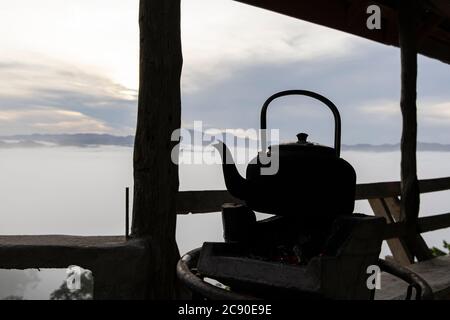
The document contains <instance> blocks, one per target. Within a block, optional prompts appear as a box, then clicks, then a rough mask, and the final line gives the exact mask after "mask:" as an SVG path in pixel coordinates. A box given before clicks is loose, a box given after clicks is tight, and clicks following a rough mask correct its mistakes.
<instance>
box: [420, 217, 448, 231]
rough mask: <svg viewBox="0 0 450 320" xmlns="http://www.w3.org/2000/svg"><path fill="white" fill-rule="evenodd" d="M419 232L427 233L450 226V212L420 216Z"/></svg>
mask: <svg viewBox="0 0 450 320" xmlns="http://www.w3.org/2000/svg"><path fill="white" fill-rule="evenodd" d="M418 225H419V232H420V233H425V232H430V231H435V230H439V229H445V228H449V227H450V213H445V214H440V215H435V216H429V217H423V218H419V222H418Z"/></svg>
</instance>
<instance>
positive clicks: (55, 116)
mask: <svg viewBox="0 0 450 320" xmlns="http://www.w3.org/2000/svg"><path fill="white" fill-rule="evenodd" d="M0 81H2V83H5V86H2V87H1V88H0V124H1V125H0V134H2V135H6V134H20V133H56V132H60V133H78V132H96V133H116V134H131V133H133V131H134V130H133V129H132V128H133V127H134V121H135V116H136V105H137V102H136V100H137V93H136V91H133V90H129V89H127V88H125V87H123V86H121V85H119V84H116V83H114V82H112V81H111V80H109V79H107V78H105V77H102V76H100V75H97V74H95V73H91V72H89V71H86V70H83V69H82V68H81V67H80V66H77V67H75V66H72V65H67V64H62V63H60V62H55V61H52V60H46V59H39V60H38V59H35V60H34V61H33V60H32V61H28V63H23V62H18V61H8V62H3V63H2V64H0Z"/></svg>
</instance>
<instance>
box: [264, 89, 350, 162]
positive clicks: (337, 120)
mask: <svg viewBox="0 0 450 320" xmlns="http://www.w3.org/2000/svg"><path fill="white" fill-rule="evenodd" d="M290 95H301V96H307V97H311V98H314V99H316V100H319V101H320V102H322V103H323V104H325V105H326V106H327V107H328V108H329V109H330V110H331V112H332V113H333V116H334V149H335V150H336V155H337V157H338V158H339V157H340V155H341V115H340V114H339V110H338V108H337V107H336V106H335V104H334V103H333V102H331V101H330V100H329V99H327V98H325V97H324V96H322V95H320V94H318V93H315V92H312V91H308V90H286V91H281V92H278V93H275V94H274V95H272V96H271V97H269V99H267V100H266V102H264V104H263V106H262V109H261V147H262V151H263V152H265V151H266V149H267V136H266V129H267V108H268V107H269V104H270V103H271V102H272V101H273V100H275V99H277V98H281V97H284V96H290Z"/></svg>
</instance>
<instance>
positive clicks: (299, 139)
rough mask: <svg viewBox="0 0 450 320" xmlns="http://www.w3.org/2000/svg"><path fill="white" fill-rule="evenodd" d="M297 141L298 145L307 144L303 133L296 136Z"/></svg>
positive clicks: (306, 137) (306, 136)
mask: <svg viewBox="0 0 450 320" xmlns="http://www.w3.org/2000/svg"><path fill="white" fill-rule="evenodd" d="M297 139H298V142H299V143H306V142H307V141H306V140H307V139H308V134H307V133H304V132H302V133H299V134H297Z"/></svg>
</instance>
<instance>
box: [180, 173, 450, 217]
mask: <svg viewBox="0 0 450 320" xmlns="http://www.w3.org/2000/svg"><path fill="white" fill-rule="evenodd" d="M419 188H420V192H421V193H427V192H436V191H443V190H449V189H450V177H445V178H437V179H426V180H420V181H419ZM399 195H400V182H398V181H394V182H377V183H363V184H358V185H357V186H356V194H355V200H365V199H379V198H391V197H396V196H399ZM227 202H233V203H242V201H241V200H239V199H236V198H234V197H233V196H231V195H230V194H229V192H228V191H227V190H199V191H180V192H178V196H177V213H178V214H188V213H208V212H219V211H220V210H221V206H222V204H224V203H227ZM397 220H398V219H397Z"/></svg>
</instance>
